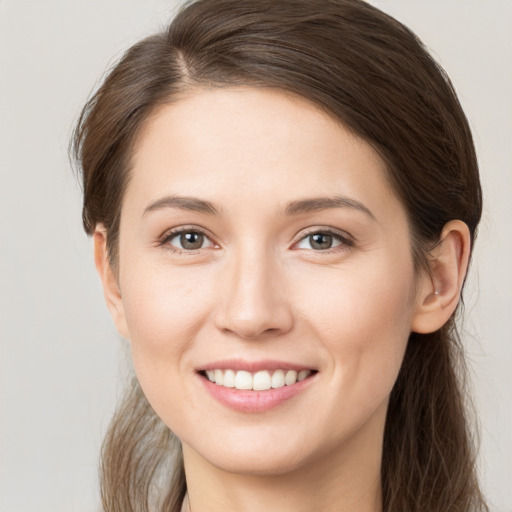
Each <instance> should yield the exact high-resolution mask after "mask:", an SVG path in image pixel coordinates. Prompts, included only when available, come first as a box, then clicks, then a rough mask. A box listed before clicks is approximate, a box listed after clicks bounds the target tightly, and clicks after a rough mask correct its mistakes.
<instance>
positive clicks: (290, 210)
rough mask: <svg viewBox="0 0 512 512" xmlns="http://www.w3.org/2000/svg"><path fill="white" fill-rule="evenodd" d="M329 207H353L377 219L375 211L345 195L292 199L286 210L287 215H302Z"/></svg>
mask: <svg viewBox="0 0 512 512" xmlns="http://www.w3.org/2000/svg"><path fill="white" fill-rule="evenodd" d="M329 208H353V209H355V210H358V211H360V212H363V213H365V214H366V215H368V216H369V217H370V218H371V219H373V220H376V219H375V216H374V215H373V213H372V212H371V211H370V209H369V208H367V207H366V206H365V205H364V204H363V203H361V202H359V201H356V200H355V199H350V198H349V197H344V196H334V197H316V198H313V199H302V200H299V201H292V202H291V203H289V204H288V206H287V207H286V210H285V214H286V215H300V214H301V213H308V212H316V211H319V210H327V209H329Z"/></svg>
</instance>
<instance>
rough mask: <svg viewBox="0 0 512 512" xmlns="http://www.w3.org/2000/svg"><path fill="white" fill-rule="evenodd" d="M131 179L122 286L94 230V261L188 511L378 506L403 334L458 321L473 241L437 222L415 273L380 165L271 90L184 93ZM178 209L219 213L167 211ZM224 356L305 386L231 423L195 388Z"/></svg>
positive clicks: (153, 122) (153, 123) (162, 118)
mask: <svg viewBox="0 0 512 512" xmlns="http://www.w3.org/2000/svg"><path fill="white" fill-rule="evenodd" d="M132 164H133V165H132V171H131V176H130V181H129V184H128V187H127V190H126V193H125V197H124V200H123V207H122V212H121V228H120V238H119V255H120V256H119V262H118V271H117V272H113V271H112V269H111V268H110V266H109V264H108V258H107V256H106V249H105V236H106V234H105V232H104V230H103V228H102V226H98V229H97V231H96V233H95V248H96V265H97V268H98V271H99V274H100V276H101V278H102V281H103V285H104V291H105V296H106V300H107V304H108V306H109V309H110V311H111V314H112V316H113V318H114V321H115V323H116V326H117V328H118V330H119V332H120V333H121V334H122V335H123V336H124V337H125V338H127V339H129V340H130V345H131V351H132V356H133V361H134V366H135V370H136V373H137V376H138V379H139V381H140V384H141V386H142V388H143V390H144V392H145V394H146V396H147V398H148V400H149V402H150V403H151V405H152V407H153V408H154V410H155V411H156V413H157V414H158V415H159V416H160V417H161V419H162V420H163V421H164V422H165V423H166V424H167V425H168V427H169V428H171V429H172V431H173V432H175V433H176V435H177V436H178V437H179V438H180V439H181V440H182V444H183V453H184V461H185V470H186V475H187V484H188V492H189V499H190V507H191V509H192V510H194V512H206V511H208V512H216V511H221V510H222V511H231V510H232V511H235V510H236V511H240V510H243V511H249V512H259V511H268V510H280V511H285V512H286V511H290V512H291V511H294V512H297V511H298V512H310V511H311V512H312V511H320V510H321V511H334V510H336V511H338V512H339V511H344V510H347V511H348V510H350V511H361V512H364V511H372V512H378V511H379V510H381V489H380V465H381V451H382V438H383V430H384V422H385V415H386V409H387V404H388V398H389V394H390V392H391V389H392V387H393V384H394V382H395V380H396V377H397V374H398V371H399V368H400V364H401V361H402V358H403V354H404V351H405V347H406V343H407V339H408V336H409V334H410V332H411V331H413V330H415V331H418V332H430V331H433V330H435V329H438V328H439V327H440V326H441V325H443V324H444V323H445V322H446V320H447V319H448V318H449V317H450V315H451V314H452V312H453V310H454V308H455V307H456V304H457V301H458V297H459V293H460V287H461V285H462V281H463V278H464V275H465V271H466V267H467V260H468V255H469V234H468V232H467V227H466V226H465V225H464V224H463V223H462V222H460V221H453V222H451V223H449V224H448V225H447V226H446V227H445V229H444V231H443V234H442V239H441V243H440V244H439V246H438V247H437V249H436V252H435V254H433V255H432V275H431V276H429V275H428V274H427V273H426V272H420V273H419V274H418V273H416V272H415V270H414V265H413V260H412V252H411V238H410V233H409V226H408V220H407V215H406V212H405V210H404V208H403V206H402V204H401V203H400V201H399V200H398V198H397V196H396V195H395V193H394V191H393V190H392V188H391V186H390V184H389V182H388V180H387V178H386V169H385V165H384V163H383V161H382V160H381V158H380V157H379V155H378V154H377V153H376V152H375V151H374V150H373V149H372V148H371V147H370V145H368V144H367V143H366V142H364V141H363V140H361V139H359V138H357V137H356V136H354V135H352V134H351V133H349V132H348V131H347V130H346V129H345V128H344V127H343V126H342V125H340V123H337V122H336V121H334V120H332V119H331V118H330V117H328V116H327V115H326V114H325V113H323V112H321V111H320V110H319V109H318V108H316V107H315V106H313V105H311V104H310V103H308V102H306V101H305V100H303V99H299V98H296V97H292V96H290V95H286V94H285V93H283V92H279V91H275V90H261V89H258V90H255V89H251V88H225V89H213V90H208V91H203V90H196V91H192V92H190V94H188V95H186V96H185V97H183V98H181V99H180V100H179V101H176V102H174V103H171V104H168V105H166V106H164V107H162V108H160V109H158V110H157V111H156V112H155V113H154V115H153V116H152V117H151V118H150V119H149V120H148V121H147V122H146V124H145V126H144V128H143V130H142V131H141V133H140V136H139V138H138V141H137V144H136V147H135V151H134V155H133V160H132ZM176 196H180V197H186V198H191V197H192V198H198V199H200V200H202V201H208V202H209V203H211V204H212V205H213V207H215V209H216V210H218V212H217V213H216V214H212V213H211V212H210V213H208V212H201V211H193V210H190V209H185V208H182V207H179V205H178V206H176V205H174V206H172V205H169V204H166V201H165V200H164V201H163V202H162V199H163V198H168V197H176ZM333 197H343V198H345V203H347V200H348V203H350V204H344V205H341V206H338V207H329V208H325V207H324V208H321V209H317V210H314V211H301V212H298V213H297V212H296V213H294V214H293V215H290V214H287V213H286V209H287V206H288V205H289V204H290V203H291V202H293V201H301V200H304V199H313V198H333ZM354 202H357V205H358V206H357V207H354V204H355V203H354ZM167 203H168V201H167ZM181 205H182V206H183V202H182V203H181ZM361 205H363V206H364V208H363V207H361ZM331 206H332V205H331ZM364 209H366V210H367V211H363V210H364ZM173 229H178V230H179V229H184V230H188V232H197V231H201V232H204V233H205V238H204V243H203V245H202V246H200V247H199V248H197V249H194V250H187V249H184V248H183V247H181V248H180V237H179V236H176V234H175V233H174V234H173V235H170V231H171V230H173ZM326 230H328V231H329V230H330V231H335V232H336V233H337V234H338V235H341V236H342V237H343V238H341V239H338V238H334V239H333V240H334V246H333V247H332V248H328V249H322V248H320V249H319V248H318V247H317V246H313V245H312V239H311V236H310V235H311V234H313V233H317V234H318V233H325V232H326ZM435 292H437V293H435ZM231 358H239V359H243V360H246V361H260V360H264V359H278V360H282V361H288V362H291V363H296V364H301V365H304V366H306V367H309V368H312V369H315V370H317V373H316V374H315V375H314V378H312V379H311V382H310V383H309V385H308V386H307V387H306V388H305V389H304V391H303V392H301V393H300V394H298V395H297V396H295V397H293V398H292V399H290V400H288V401H286V402H284V403H283V404H280V405H279V406H277V407H274V408H272V409H270V410H269V411H265V412H262V413H261V412H260V413H248V412H240V411H235V410H232V409H230V408H229V407H226V406H225V405H223V404H221V403H219V402H218V401H216V400H215V399H214V398H213V397H212V396H211V395H210V394H209V393H208V392H207V391H206V390H205V386H204V383H203V382H202V380H201V377H199V376H198V373H197V369H198V368H200V367H201V366H204V365H205V364H208V363H211V362H213V361H218V360H221V359H231ZM187 506H188V504H187Z"/></svg>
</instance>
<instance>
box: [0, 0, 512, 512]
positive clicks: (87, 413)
mask: <svg viewBox="0 0 512 512" xmlns="http://www.w3.org/2000/svg"><path fill="white" fill-rule="evenodd" d="M276 1H277V0H276ZM374 3H376V4H377V5H379V6H380V7H381V8H382V9H383V10H385V11H387V12H388V13H390V14H392V15H394V16H395V17H397V18H398V19H399V20H401V21H403V22H405V23H406V24H407V25H408V26H410V27H411V28H412V29H413V30H414V31H416V32H417V33H418V34H419V36H420V37H421V38H422V39H423V40H424V42H425V43H426V44H427V46H428V47H429V48H430V49H431V50H432V52H433V53H434V55H435V56H436V58H437V59H438V60H439V61H440V62H441V64H442V65H443V66H444V67H445V68H446V70H447V71H448V74H449V75H450V76H451V78H452V80H453V82H454V84H455V87H456V89H457V91H458V93H459V96H460V100H461V103H462V105H463V107H464V108H465V111H466V113H467V115H468V117H469V119H470V123H471V126H472V128H473V130H474V137H475V141H476V145H477V150H478V155H479V160H480V164H481V173H482V180H483V187H484V193H485V212H484V217H483V221H482V224H481V228H480V235H479V240H478V243H477V248H476V253H475V255H474V265H473V268H472V271H471V276H470V280H469V287H468V289H467V294H466V315H465V316H466V318H465V323H464V328H463V336H464V340H465V343H466V346H467V351H468V358H469V361H470V363H471V368H472V375H473V385H474V392H475V401H476V405H477V409H478V413H479V416H480V422H481V432H482V439H481V457H480V472H481V475H482V481H483V486H484V490H485V492H486V493H487V495H488V497H489V499H490V502H491V505H492V510H495V511H498V512H510V511H512V437H511V434H510V432H511V431H512V371H511V368H512V291H511V290H512V258H511V254H512V228H511V223H512V201H511V200H510V196H511V193H512V172H511V171H512V2H511V1H510V0H428V1H420V0H380V1H377V0H376V1H375V2H374ZM177 5H178V2H172V1H171V0H167V1H164V0H138V1H135V0H123V1H114V0H111V1H105V0H103V1H100V0H89V1H84V0H54V1H50V0H33V1H28V0H0V241H1V246H0V340H1V342H0V512H29V511H30V512H32V511H33V512H90V511H95V510H98V504H99V495H98V484H97V460H98V452H99V448H100V444H101V439H102V435H103V433H104V431H105V429H106V427H107V424H108V421H109V419H110V416H111V414H112V412H113V408H114V405H115V402H116V398H117V397H118V396H119V394H120V392H121V388H122V384H121V380H122V378H121V377H122V375H123V373H124V370H123V368H124V367H125V366H126V361H125V359H124V356H123V349H122V345H123V342H122V341H121V340H120V339H119V337H118V336H117V334H116V332H115V330H114V328H113V326H112V324H111V321H110V319H109V317H108V315H107V311H106V307H105V306H104V304H103V298H102V293H101V290H100V285H99V281H98V279H97V277H96V275H95V271H94V268H93V261H92V250H91V249H92V245H91V241H90V240H89V239H87V237H86V236H85V235H84V233H83V231H82V230H81V218H80V215H81V204H80V190H79V186H78V185H77V182H76V180H75V178H74V176H73V173H72V170H71V167H70V164H69V161H68V156H67V146H68V140H69V136H70V133H71V129H72V125H73V123H74V121H75V120H76V117H77V115H78V113H79V111H80V108H81V106H82V105H83V103H84V102H85V100H86V99H87V97H88V96H89V94H90V92H91V90H92V89H93V88H94V87H95V86H97V84H98V82H99V79H100V77H101V76H102V75H103V74H104V72H105V70H106V69H107V68H108V67H109V66H111V65H112V64H113V63H114V62H115V60H116V59H117V58H118V57H119V56H120V55H121V53H122V52H123V50H125V49H126V48H127V47H128V46H129V45H131V44H132V43H133V42H135V41H136V40H138V39H139V38H141V37H142V36H145V35H147V34H149V33H151V32H153V31H155V30H158V29H159V28H162V27H163V26H164V25H165V23H166V21H167V20H169V19H170V18H171V17H172V15H173V12H175V9H176V6H177Z"/></svg>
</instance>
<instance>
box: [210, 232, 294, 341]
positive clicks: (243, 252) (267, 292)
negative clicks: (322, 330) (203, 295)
mask: <svg viewBox="0 0 512 512" xmlns="http://www.w3.org/2000/svg"><path fill="white" fill-rule="evenodd" d="M262 245H263V244H261V243H260V244H254V243H250V242H248V243H245V244H240V246H239V247H238V248H236V249H234V250H233V252H232V254H231V255H230V257H229V258H228V260H229V261H228V262H227V265H226V266H227V268H225V269H223V272H222V276H221V279H222V280H223V285H222V286H221V289H222V293H223V297H222V299H221V301H220V306H219V309H220V310H219V311H218V314H217V325H218V327H219V328H221V329H223V330H229V331H232V332H234V333H236V334H238V335H239V336H240V337H243V338H255V337H258V336H261V335H263V334H270V333H272V334H274V335H277V334H278V333H283V332H286V331H287V330H289V329H290V327H291V323H292V317H291V311H290V308H289V304H288V301H287V299H286V297H285V294H284V289H283V284H284V283H283V281H284V276H283V275H282V269H281V268H280V264H279V262H278V261H277V260H276V258H275V256H274V255H273V254H272V251H271V250H269V249H268V248H266V247H263V246H262Z"/></svg>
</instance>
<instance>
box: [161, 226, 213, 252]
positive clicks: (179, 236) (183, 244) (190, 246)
mask: <svg viewBox="0 0 512 512" xmlns="http://www.w3.org/2000/svg"><path fill="white" fill-rule="evenodd" d="M162 245H166V246H168V247H169V246H170V249H172V250H176V251H178V252H179V251H183V252H185V251H197V250H199V249H205V248H207V247H212V246H213V242H212V241H211V240H210V239H209V238H208V237H207V236H206V235H205V234H204V233H201V231H197V230H193V229H187V230H181V231H175V232H173V233H170V234H169V235H168V236H167V237H166V238H165V239H164V240H163V243H162Z"/></svg>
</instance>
